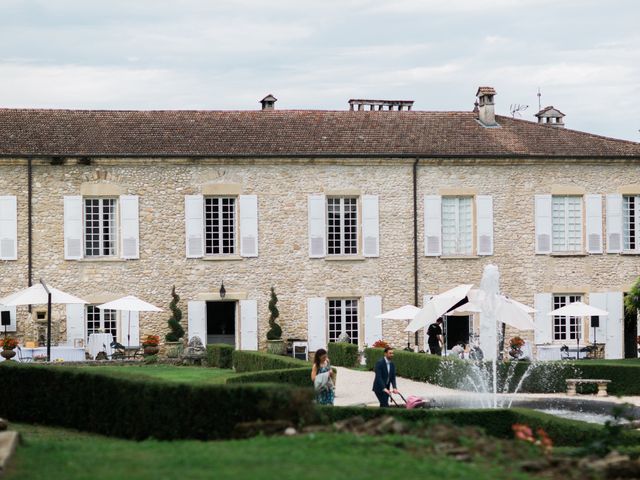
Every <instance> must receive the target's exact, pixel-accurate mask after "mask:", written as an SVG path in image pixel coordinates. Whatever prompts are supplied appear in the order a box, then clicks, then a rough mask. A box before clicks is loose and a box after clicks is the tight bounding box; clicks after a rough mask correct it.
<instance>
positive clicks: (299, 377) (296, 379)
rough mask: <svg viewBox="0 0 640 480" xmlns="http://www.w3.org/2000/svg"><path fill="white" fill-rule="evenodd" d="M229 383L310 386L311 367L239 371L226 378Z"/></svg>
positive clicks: (311, 384)
mask: <svg viewBox="0 0 640 480" xmlns="http://www.w3.org/2000/svg"><path fill="white" fill-rule="evenodd" d="M229 383H286V384H289V385H297V386H299V387H312V386H313V383H312V382H311V367H303V368H285V369H280V370H265V371H262V372H247V373H239V374H238V375H234V376H233V377H230V378H228V379H227V384H229Z"/></svg>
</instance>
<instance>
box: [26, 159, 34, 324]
mask: <svg viewBox="0 0 640 480" xmlns="http://www.w3.org/2000/svg"><path fill="white" fill-rule="evenodd" d="M32 162H33V159H32V158H31V157H29V158H28V159H27V262H28V267H27V270H28V271H27V277H28V278H27V282H28V284H29V285H28V286H29V287H30V286H31V283H32V281H31V279H32V278H33V223H32V218H31V217H32V203H33V163H32ZM29 312H31V305H29Z"/></svg>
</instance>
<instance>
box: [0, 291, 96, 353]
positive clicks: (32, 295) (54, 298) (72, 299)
mask: <svg viewBox="0 0 640 480" xmlns="http://www.w3.org/2000/svg"><path fill="white" fill-rule="evenodd" d="M74 303H75V304H77V303H87V302H85V301H84V300H82V299H81V298H78V297H76V296H74V295H71V294H69V293H65V292H63V291H62V290H58V289H57V288H53V287H49V286H47V284H46V283H45V282H44V280H42V279H40V283H36V284H35V285H32V286H30V287H28V288H25V289H23V290H20V291H19V292H16V293H12V294H11V295H7V296H6V297H4V298H1V299H0V304H2V305H7V306H13V305H47V361H51V305H52V304H56V305H58V304H62V305H66V304H74Z"/></svg>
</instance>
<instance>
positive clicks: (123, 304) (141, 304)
mask: <svg viewBox="0 0 640 480" xmlns="http://www.w3.org/2000/svg"><path fill="white" fill-rule="evenodd" d="M98 308H99V309H100V310H119V311H123V312H129V313H128V315H129V316H128V321H127V328H128V330H127V347H130V346H131V345H129V343H130V342H131V312H162V309H161V308H159V307H156V306H155V305H151V304H150V303H148V302H145V301H144V300H140V299H139V298H138V297H134V296H133V295H127V296H126V297H122V298H118V299H117V300H113V301H111V302H107V303H103V304H102V305H98Z"/></svg>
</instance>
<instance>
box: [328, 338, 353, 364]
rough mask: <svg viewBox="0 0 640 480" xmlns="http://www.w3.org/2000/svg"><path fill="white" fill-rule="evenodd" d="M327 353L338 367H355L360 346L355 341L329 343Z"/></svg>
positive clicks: (332, 362)
mask: <svg viewBox="0 0 640 480" xmlns="http://www.w3.org/2000/svg"><path fill="white" fill-rule="evenodd" d="M327 353H328V355H329V358H330V359H331V364H332V365H337V366H338V367H349V368H351V367H355V366H356V364H357V363H358V346H357V345H354V344H353V343H344V342H338V343H333V342H331V343H329V345H328V346H327Z"/></svg>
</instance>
